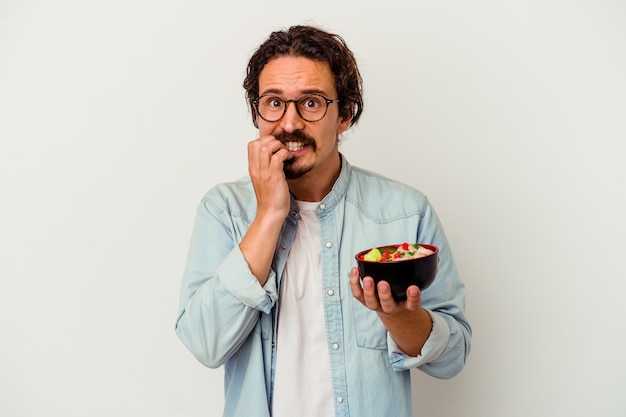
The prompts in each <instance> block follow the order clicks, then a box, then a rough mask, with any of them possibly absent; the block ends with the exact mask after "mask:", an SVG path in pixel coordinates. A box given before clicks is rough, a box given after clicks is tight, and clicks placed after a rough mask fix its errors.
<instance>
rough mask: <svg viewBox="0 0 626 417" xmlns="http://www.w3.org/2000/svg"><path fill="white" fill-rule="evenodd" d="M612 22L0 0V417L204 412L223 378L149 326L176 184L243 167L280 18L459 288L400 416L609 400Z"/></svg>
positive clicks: (165, 306) (176, 261)
mask: <svg viewBox="0 0 626 417" xmlns="http://www.w3.org/2000/svg"><path fill="white" fill-rule="evenodd" d="M366 3H367V2H366ZM624 22H626V3H624V2H623V1H617V0H616V1H610V0H587V1H585V0H572V1H565V0H542V1H533V0H525V1H495V0H476V1H460V0H457V1H454V0H448V1H425V0H413V1H411V2H409V1H402V0H391V1H385V2H380V3H378V4H372V5H371V6H367V5H366V4H365V3H364V2H362V1H344V2H339V1H328V0H322V1H317V2H312V3H311V2H304V3H300V2H293V1H288V2H287V1H274V2H259V1H255V2H248V3H246V2H222V1H214V2H210V1H198V0H179V1H176V2H174V1H163V0H161V1H148V0H142V1H122V0H110V1H106V2H104V1H101V2H96V1H78V0H74V1H72V0H59V1H54V2H44V1H34V0H33V1H28V0H19V1H18V0H0V173H1V177H0V180H1V183H0V199H1V201H0V416H3V417H4V416H6V417H30V416H52V417H85V416H90V417H91V416H94V417H101V416H107V417H109V416H110V417H127V416H128V417H130V416H132V417H135V416H151V417H161V416H162V417H166V416H167V417H171V416H211V417H212V416H220V415H221V410H222V405H223V399H222V376H223V371H222V370H221V369H219V370H210V369H207V368H204V367H203V366H202V365H200V364H199V363H198V362H196V361H195V359H193V358H192V357H191V355H190V354H189V353H188V352H187V351H186V350H185V348H184V347H183V346H182V343H180V342H179V341H178V339H177V338H176V337H175V334H174V320H175V317H176V313H177V309H178V291H179V284H180V279H181V274H182V269H183V265H184V262H185V257H186V251H187V245H188V241H189V236H190V232H191V225H192V222H193V218H194V214H195V208H196V204H197V203H198V201H199V199H200V197H201V196H202V195H203V194H204V193H205V192H206V191H207V190H208V189H209V188H210V187H211V186H213V185H214V184H216V183H218V182H222V181H226V180H232V179H236V178H239V177H241V176H243V175H245V174H246V143H247V142H248V141H249V140H252V139H254V138H255V135H256V131H255V129H254V128H253V126H252V124H251V122H250V115H249V112H248V110H247V108H246V104H245V100H244V91H243V89H242V88H241V82H242V80H243V76H244V71H245V65H246V63H247V60H248V58H249V57H250V54H251V53H252V51H253V50H254V49H255V48H256V47H257V46H258V44H259V43H260V42H261V41H263V40H264V39H265V37H266V36H267V35H268V34H269V32H271V31H272V30H275V29H280V28H283V27H286V26H289V25H292V24H300V23H312V24H317V25H319V26H321V27H323V28H325V29H328V30H330V31H333V32H337V33H339V34H341V35H342V36H343V37H344V38H345V39H346V41H347V42H348V44H349V46H350V47H351V48H352V49H353V50H354V52H355V54H356V56H357V59H358V62H359V64H360V67H361V70H362V73H363V76H364V79H365V93H366V95H365V112H364V114H363V118H362V119H361V123H360V124H359V125H358V126H357V127H355V128H353V129H351V131H349V132H348V134H347V135H346V137H345V139H344V145H343V147H342V151H343V152H344V153H345V155H346V156H347V157H348V159H349V160H350V162H351V163H353V164H354V165H359V166H363V167H365V168H369V169H373V170H376V171H378V172H381V173H383V174H386V175H388V176H391V177H394V178H397V179H400V180H404V181H405V182H407V183H409V184H411V185H414V186H415V187H417V188H419V189H421V190H422V191H423V192H424V193H426V194H427V195H428V196H429V197H430V199H431V201H432V203H433V204H434V206H435V208H436V209H437V211H438V213H439V215H440V217H441V219H442V221H443V223H444V225H445V227H446V232H447V234H448V237H449V240H450V243H451V245H452V247H453V250H454V253H455V257H456V260H457V263H458V266H459V268H460V270H461V272H462V276H463V278H464V280H465V282H466V284H467V287H468V299H467V302H468V305H467V310H468V314H469V317H470V319H471V321H472V324H473V328H474V337H473V350H472V353H471V355H470V358H469V362H468V364H467V367H466V369H465V370H464V371H463V372H462V373H461V374H460V375H459V376H458V377H456V378H454V379H452V380H448V381H439V380H435V379H432V378H430V377H427V376H425V375H423V374H420V373H419V372H415V373H414V374H413V376H414V382H415V385H414V408H415V413H416V415H421V416H430V417H437V416H440V417H456V416H458V417H502V416H506V417H517V416H520V417H521V416H524V417H526V416H551V417H552V416H568V417H571V416H580V417H583V416H585V417H587V416H603V417H604V416H607V417H608V416H612V417H613V416H614V417H617V416H624V415H626V399H625V398H626V397H625V396H624V392H625V391H626V355H625V354H624V349H625V348H626V345H625V343H624V339H625V336H626V330H625V326H624V316H625V314H626V306H625V305H624V303H623V299H624V297H623V293H624V291H626V279H625V278H626V274H625V273H624V266H623V262H624V259H625V258H626V245H625V243H624V242H625V236H624V235H625V233H624V232H626V230H625V226H624V220H623V216H624V213H625V212H626V198H625V188H626V168H625V163H624V160H625V156H626V152H625V150H624V149H625V144H624V143H625V141H626V117H625V115H626V24H625V23H624ZM359 417H362V416H359ZM373 417H378V416H373ZM391 417H393V416H391Z"/></svg>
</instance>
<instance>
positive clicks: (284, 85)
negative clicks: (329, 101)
mask: <svg viewBox="0 0 626 417" xmlns="http://www.w3.org/2000/svg"><path fill="white" fill-rule="evenodd" d="M311 92H317V93H321V94H324V95H329V96H332V97H334V96H335V94H336V90H335V79H334V77H333V74H332V72H331V71H330V66H329V65H328V63H327V62H323V61H315V60H312V59H309V58H304V57H294V56H281V57H278V58H275V59H273V60H271V61H270V62H268V63H267V64H265V66H264V67H263V70H262V71H261V74H260V76H259V95H263V94H266V93H278V94H283V95H285V96H287V95H298V94H304V93H311Z"/></svg>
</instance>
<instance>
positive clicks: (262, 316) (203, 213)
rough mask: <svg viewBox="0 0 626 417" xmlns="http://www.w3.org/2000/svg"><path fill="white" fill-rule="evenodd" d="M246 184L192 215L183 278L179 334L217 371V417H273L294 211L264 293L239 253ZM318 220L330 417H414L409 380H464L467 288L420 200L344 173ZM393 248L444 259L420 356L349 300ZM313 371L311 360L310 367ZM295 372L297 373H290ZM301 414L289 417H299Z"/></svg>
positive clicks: (218, 192)
mask: <svg viewBox="0 0 626 417" xmlns="http://www.w3.org/2000/svg"><path fill="white" fill-rule="evenodd" d="M255 212H256V198H255V194H254V190H253V188H252V183H251V181H250V178H249V177H245V178H243V179H241V180H239V181H236V182H232V183H228V184H221V185H218V186H216V187H214V188H213V189H212V190H210V191H209V192H208V193H207V194H206V195H205V196H204V198H203V199H202V201H201V203H200V204H199V206H198V211H197V217H196V221H195V224H194V229H193V233H192V238H191V244H190V249H189V256H188V260H187V266H186V269H185V272H184V276H183V282H182V289H181V300H180V311H179V315H178V319H177V322H176V333H177V335H178V337H179V338H180V339H181V340H182V342H183V343H184V344H185V346H187V348H188V349H189V350H190V351H191V353H192V354H193V355H194V356H195V357H196V358H197V359H198V360H199V361H200V362H201V363H203V364H204V365H206V366H208V367H210V368H217V367H220V366H222V365H224V371H225V377H224V383H225V396H226V398H225V409H224V416H226V417H231V416H237V417H269V416H271V409H270V408H271V401H272V388H273V383H274V380H273V376H274V363H275V358H274V355H275V353H276V349H275V342H276V332H275V313H276V310H277V307H278V303H279V302H280V300H279V299H278V293H279V291H278V290H279V287H280V282H281V277H282V274H283V271H284V267H285V262H286V260H287V254H288V253H289V249H290V247H291V244H292V242H293V239H294V236H295V233H296V228H297V227H298V219H299V213H298V209H297V206H296V204H295V202H294V201H293V200H292V203H291V212H290V214H289V215H288V217H287V219H286V220H285V222H284V224H283V228H282V233H281V236H280V238H279V241H278V243H277V245H276V251H275V256H274V260H273V262H272V268H271V272H270V276H269V279H268V280H267V283H266V284H265V286H263V287H261V286H260V285H259V282H258V281H257V279H256V278H255V277H254V275H252V273H251V272H250V269H249V268H248V265H247V263H246V261H245V259H244V257H243V255H242V253H241V251H240V249H239V243H240V242H241V239H242V238H243V236H244V235H245V233H246V231H247V230H248V227H249V226H250V224H251V222H252V220H253V219H254V217H255ZM317 213H318V216H319V220H320V231H321V242H322V248H321V249H322V277H321V282H320V291H322V292H323V295H324V296H323V297H324V298H323V302H324V316H325V321H326V340H327V346H328V352H329V356H330V364H331V375H332V389H333V393H334V398H332V399H329V401H333V402H334V407H335V415H336V416H352V417H369V416H371V417H382V416H389V417H404V416H407V417H408V416H412V415H413V413H412V410H411V386H410V385H411V382H410V374H409V371H408V370H409V369H410V368H412V367H418V368H419V369H420V370H422V371H424V372H426V373H427V374H429V375H432V376H434V377H437V378H450V377H452V376H454V375H456V374H457V373H458V372H460V371H461V369H462V368H463V366H464V364H465V361H466V359H467V356H468V354H469V350H470V338H471V329H470V325H469V323H468V321H467V319H466V316H465V311H464V304H465V287H464V285H463V283H462V282H461V280H460V279H459V275H458V273H457V270H456V267H455V264H454V260H453V258H452V253H451V252H450V247H449V245H448V242H447V240H446V237H445V235H444V232H443V229H442V227H441V224H440V222H439V219H438V218H437V215H436V214H435V212H434V211H433V209H432V207H431V206H430V204H429V202H428V200H427V199H426V197H424V195H423V194H421V193H420V192H419V191H417V190H415V189H413V188H411V187H409V186H407V185H404V184H401V183H399V182H396V181H393V180H390V179H387V178H384V177H382V176H380V175H378V174H375V173H372V172H369V171H365V170H362V169H359V168H356V167H352V166H351V165H350V164H349V163H348V162H347V161H346V159H345V158H344V157H342V170H341V174H340V176H339V178H338V179H337V181H336V183H335V185H334V187H333V189H332V191H331V192H330V193H329V194H328V195H327V196H326V197H325V198H324V200H323V201H322V202H320V204H319V206H318V209H317ZM400 242H418V243H430V244H433V245H435V246H438V247H439V249H440V254H439V256H440V263H439V272H438V274H437V277H436V279H435V282H434V283H433V284H432V285H431V286H430V287H429V288H428V289H426V290H424V291H423V292H422V305H423V306H424V308H426V309H427V310H428V311H429V313H430V315H431V317H432V319H433V329H432V331H431V335H430V337H429V339H428V340H427V342H426V344H425V346H424V347H423V349H422V352H421V354H420V356H418V357H409V356H407V355H405V354H404V353H403V352H402V351H401V350H400V349H399V348H398V346H397V345H396V344H395V343H394V341H393V340H392V339H391V337H390V336H389V335H388V333H387V331H386V329H385V328H384V326H383V325H382V323H381V321H380V320H379V318H378V316H377V315H376V313H375V312H373V311H371V310H369V309H367V308H366V307H364V306H363V305H361V304H360V303H359V302H358V301H357V300H356V299H354V297H353V296H352V293H351V291H350V282H349V274H350V269H351V268H352V267H353V266H356V261H355V259H354V256H355V254H356V253H357V252H359V251H361V250H364V249H367V248H370V247H373V246H381V245H385V244H392V243H400ZM310 360H312V361H314V360H315V358H310ZM297 371H298V370H297V369H294V372H297ZM302 414H304V410H303V412H299V411H297V410H294V415H302Z"/></svg>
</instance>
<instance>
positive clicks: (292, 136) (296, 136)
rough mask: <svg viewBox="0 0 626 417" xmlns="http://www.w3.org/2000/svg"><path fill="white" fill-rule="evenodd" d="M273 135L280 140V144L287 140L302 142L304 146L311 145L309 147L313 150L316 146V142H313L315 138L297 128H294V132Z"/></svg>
mask: <svg viewBox="0 0 626 417" xmlns="http://www.w3.org/2000/svg"><path fill="white" fill-rule="evenodd" d="M274 137H275V138H276V139H277V140H278V141H280V142H281V143H282V144H285V143H287V142H299V143H302V144H303V145H305V146H311V148H313V150H315V149H316V148H317V144H316V143H315V139H313V138H312V137H310V136H308V135H306V134H304V133H302V132H300V131H299V130H296V131H294V132H291V133H289V132H281V133H279V134H277V135H274Z"/></svg>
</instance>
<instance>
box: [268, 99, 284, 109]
mask: <svg viewBox="0 0 626 417" xmlns="http://www.w3.org/2000/svg"><path fill="white" fill-rule="evenodd" d="M265 100H266V103H265V105H266V106H267V107H269V108H272V109H280V108H281V107H283V103H284V102H283V100H282V99H280V98H278V97H267V98H266V99H265Z"/></svg>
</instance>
